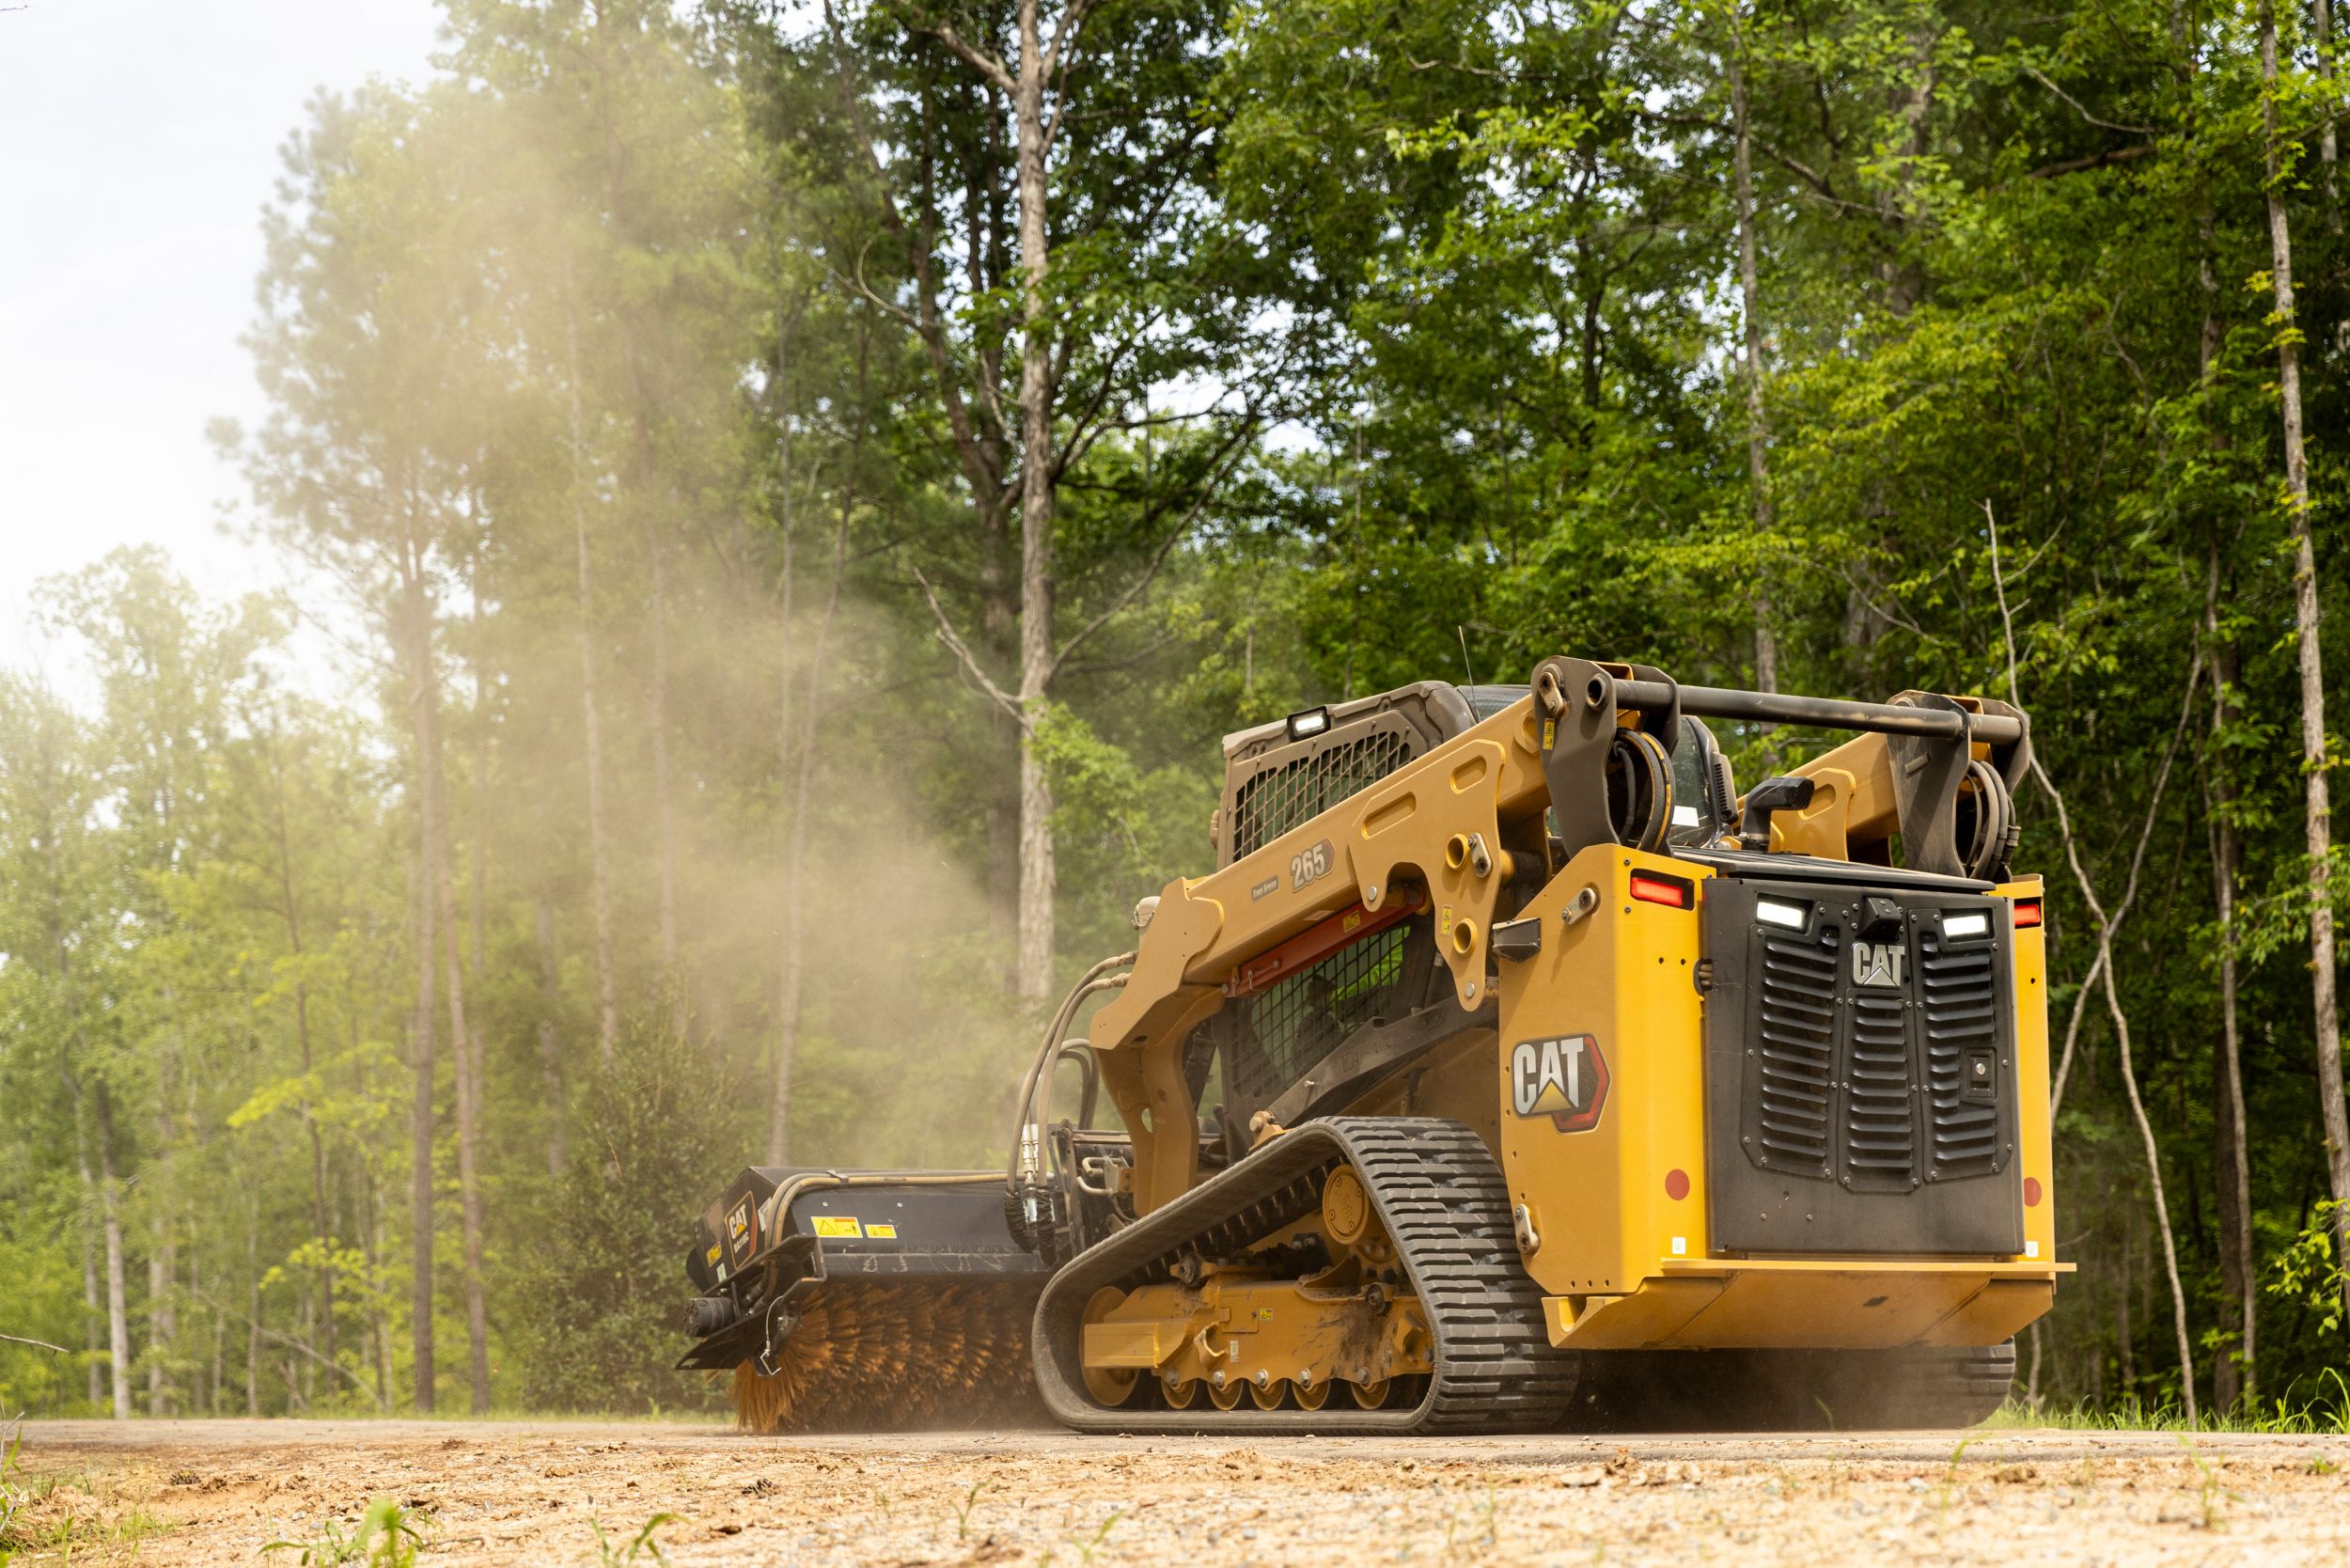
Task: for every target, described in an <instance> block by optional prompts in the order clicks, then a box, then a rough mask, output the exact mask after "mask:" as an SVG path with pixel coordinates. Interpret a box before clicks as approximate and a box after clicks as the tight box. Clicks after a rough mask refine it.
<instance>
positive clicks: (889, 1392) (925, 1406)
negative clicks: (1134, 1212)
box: [734, 1278, 1043, 1433]
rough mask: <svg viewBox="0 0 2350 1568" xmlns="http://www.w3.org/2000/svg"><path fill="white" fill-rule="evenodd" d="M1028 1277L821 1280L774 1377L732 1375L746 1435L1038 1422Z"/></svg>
mask: <svg viewBox="0 0 2350 1568" xmlns="http://www.w3.org/2000/svg"><path fill="white" fill-rule="evenodd" d="M1037 1290H1038V1281H1037V1280H1036V1279H1034V1278H1012V1279H1002V1278H980V1279H954V1280H939V1281H932V1280H902V1279H900V1280H886V1279H885V1280H862V1279H859V1280H827V1281H826V1282H825V1283H823V1284H822V1285H820V1286H818V1287H817V1288H816V1290H815V1291H814V1292H813V1293H812V1294H810V1295H809V1297H808V1298H807V1300H806V1301H804V1302H802V1303H800V1304H799V1311H800V1321H799V1323H798V1324H797V1325H794V1326H793V1327H792V1329H791V1333H790V1334H788V1335H787V1336H785V1338H784V1341H783V1344H782V1346H781V1347H780V1348H779V1349H778V1351H777V1353H776V1375H775V1376H773V1377H761V1376H760V1374H759V1372H757V1371H756V1370H755V1369H754V1368H752V1367H751V1366H750V1365H748V1364H747V1363H745V1364H744V1365H742V1366H739V1367H737V1368H735V1369H734V1411H735V1416H736V1419H738V1420H739V1421H740V1422H741V1423H742V1425H743V1427H744V1429H745V1430H746V1431H751V1432H778V1433H783V1432H913V1431H929V1430H937V1429H940V1428H948V1427H971V1426H1026V1425H1034V1424H1039V1423H1041V1422H1042V1420H1043V1414H1042V1403H1041V1402H1040V1401H1039V1399H1038V1397H1037V1392H1036V1382H1035V1379H1034V1377H1033V1375H1032V1374H1031V1373H1030V1372H1029V1369H1028V1317H1029V1314H1030V1313H1031V1312H1033V1311H1034V1310H1035V1309H1036V1297H1037Z"/></svg>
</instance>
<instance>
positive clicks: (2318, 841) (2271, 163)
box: [2260, 0, 2350, 1306]
mask: <svg viewBox="0 0 2350 1568" xmlns="http://www.w3.org/2000/svg"><path fill="white" fill-rule="evenodd" d="M2260 27H2261V85H2262V93H2261V129H2262V133H2263V136H2262V164H2263V173H2264V177H2265V182H2266V185H2267V191H2268V247H2269V255H2270V262H2271V268H2272V276H2273V279H2274V282H2275V287H2276V294H2277V306H2276V309H2277V321H2278V328H2279V330H2278V334H2277V392H2278V402H2279V417H2280V419H2281V420H2282V422H2283V429H2284V447H2285V494H2286V506H2287V509H2288V510H2289V511H2290V513H2291V516H2290V518H2289V519H2288V521H2290V523H2291V524H2292V525H2293V612H2294V616H2293V619H2294V624H2295V628H2296V630H2297V631H2298V633H2299V635H2300V666H2301V770H2302V772H2301V776H2302V784H2303V788H2304V791H2305V792H2306V793H2305V797H2304V798H2305V803H2306V806H2307V811H2306V814H2305V818H2304V837H2305V839H2306V845H2305V847H2306V849H2307V852H2308V855H2309V863H2310V866H2309V879H2310V993H2311V1011H2312V1015H2313V1019H2314V1022H2315V1024H2316V1034H2317V1097H2318V1112H2319V1115H2320V1117H2321V1119H2322V1122H2321V1124H2322V1125H2323V1126H2324V1128H2325V1135H2326V1183H2327V1184H2328V1186H2329V1187H2330V1189H2331V1191H2332V1194H2333V1199H2334V1205H2335V1206H2334V1211H2333V1214H2334V1243H2335V1247H2336V1249H2337V1253H2338V1256H2339V1258H2340V1260H2341V1262H2342V1264H2343V1269H2342V1297H2343V1302H2344V1305H2345V1306H2350V1111H2345V1108H2344V1106H2343V1105H2342V1021H2341V1019H2340V1017H2339V1016H2338V1015H2337V1012H2336V1009H2335V991H2334V987H2335V975H2334V906H2333V888H2332V877H2331V872H2332V866H2331V859H2332V853H2333V807H2332V804H2331V801H2330V798H2329V794H2328V791H2327V788H2326V666H2325V653H2324V649H2323V646H2322V644H2321V643H2320V641H2319V636H2318V634H2319V619H2318V604H2317V556H2316V552H2315V549H2314V548H2313V546H2312V545H2311V540H2310V467H2309V455H2308V453H2307V451H2306V450H2305V449H2304V448H2303V446H2302V442H2301V351H2300V345H2299V341H2298V338H2297V334H2296V323H2295V319H2294V307H2293V237H2292V230H2291V228H2290V227H2289V226H2288V224H2287V221H2286V217H2285V196H2284V177H2283V173H2282V170H2281V168H2280V166H2279V165H2280V163H2281V156H2280V154H2279V148H2278V133H2277V10H2276V0H2261V11H2260Z"/></svg>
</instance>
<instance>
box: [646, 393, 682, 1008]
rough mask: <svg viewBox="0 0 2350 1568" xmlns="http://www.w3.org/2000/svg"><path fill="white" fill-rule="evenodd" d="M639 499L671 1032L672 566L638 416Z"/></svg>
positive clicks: (675, 986)
mask: <svg viewBox="0 0 2350 1568" xmlns="http://www.w3.org/2000/svg"><path fill="white" fill-rule="evenodd" d="M636 439H637V442H638V445H639V446H640V447H644V448H645V450H644V452H643V453H642V454H641V455H640V457H639V458H638V466H639V468H640V470H641V471H642V472H641V475H640V479H639V484H640V490H639V494H638V500H639V504H641V505H642V506H643V507H644V508H645V553H646V555H647V556H648V557H650V560H651V562H652V712H651V713H650V723H651V726H652V799H653V828H654V835H653V838H654V843H653V847H654V852H655V856H656V865H655V868H654V869H655V872H656V877H655V880H656V883H657V886H656V888H655V894H656V897H657V900H658V905H659V929H660V937H661V984H662V991H663V996H662V1011H663V1013H664V1015H665V1016H666V1019H667V1020H668V1026H669V1029H670V1032H671V1033H672V1034H673V1035H674V1034H682V1032H683V1030H684V1022H685V1021H684V996H683V987H682V981H681V980H680V978H679V975H678V966H677V964H678V960H677V808H676V804H675V802H674V801H673V800H672V799H671V788H670V781H669V566H668V552H667V550H666V549H665V548H663V545H662V540H661V529H660V527H659V525H656V524H655V522H654V521H653V516H652V498H651V494H650V486H651V479H652V474H651V465H652V457H651V451H650V448H651V444H652V443H651V437H650V435H648V434H647V433H646V431H645V429H644V416H643V414H642V413H641V412H640V413H639V414H638V416H637V437H636Z"/></svg>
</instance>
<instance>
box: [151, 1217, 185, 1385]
mask: <svg viewBox="0 0 2350 1568" xmlns="http://www.w3.org/2000/svg"><path fill="white" fill-rule="evenodd" d="M179 1261H180V1245H179V1232H178V1231H177V1230H176V1228H175V1227H174V1226H173V1225H172V1223H171V1216H170V1215H168V1214H167V1213H166V1214H159V1215H156V1218H155V1250H154V1252H153V1253H152V1254H151V1255H150V1256H149V1258H148V1260H147V1321H148V1332H147V1413H148V1414H149V1415H150V1416H156V1417H163V1416H168V1415H170V1414H171V1380H170V1378H169V1377H168V1376H166V1375H165V1372H164V1357H165V1356H167V1355H169V1354H170V1351H171V1341H173V1339H174V1338H176V1337H177V1335H178V1333H179V1329H180V1314H179V1313H178V1312H176V1311H175V1310H173V1309H172V1305H171V1292H172V1281H173V1280H175V1279H177V1278H179Z"/></svg>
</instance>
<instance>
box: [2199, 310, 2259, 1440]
mask: <svg viewBox="0 0 2350 1568" xmlns="http://www.w3.org/2000/svg"><path fill="white" fill-rule="evenodd" d="M2211 336H2212V335H2211V334H2210V333H2208V332H2207V333H2206V335H2205V337H2206V341H2209V340H2210V338H2211ZM2219 587H2220V584H2219V548H2218V546H2217V543H2215V544H2214V545H2213V547H2212V553H2211V568H2210V572H2209V575H2208V577H2207V578H2206V581H2205V587H2204V598H2203V630H2204V635H2205V636H2206V637H2207V638H2208V639H2209V640H2210V643H2211V666H2212V703H2211V727H2212V735H2213V740H2214V743H2215V744H2214V745H2213V747H2212V760H2211V765H2210V768H2209V775H2210V780H2211V782H2210V793H2211V809H2210V813H2209V815H2210V818H2211V844H2212V855H2211V877H2212V904H2213V908H2214V911H2215V912H2216V916H2217V925H2218V928H2219V1058H2218V1060H2217V1063H2216V1064H2215V1071H2214V1073H2213V1074H2212V1076H2213V1078H2214V1080H2215V1082H2214V1084H2213V1086H2212V1123H2213V1135H2214V1146H2213V1152H2212V1174H2213V1178H2214V1185H2215V1186H2216V1187H2217V1194H2218V1209H2219V1275H2220V1281H2221V1285H2222V1288H2223V1289H2224V1290H2225V1292H2226V1295H2227V1301H2226V1302H2225V1303H2224V1304H2223V1309H2222V1317H2223V1320H2224V1319H2233V1326H2234V1328H2235V1329H2236V1333H2237V1346H2236V1355H2235V1356H2233V1357H2230V1356H2225V1355H2222V1356H2219V1357H2218V1358H2217V1360H2216V1361H2215V1362H2214V1363H2213V1364H2212V1403H2214V1404H2215V1405H2217V1407H2218V1408H2219V1409H2220V1410H2221V1411H2222V1412H2226V1411H2229V1410H2233V1409H2235V1408H2237V1407H2238V1405H2239V1404H2241V1405H2245V1406H2249V1405H2251V1404H2253V1403H2255V1402H2256V1401H2257V1400H2258V1398H2259V1394H2260V1374H2259V1370H2258V1363H2257V1361H2256V1359H2255V1356H2256V1352H2257V1348H2258V1341H2259V1325H2260V1274H2259V1270H2258V1269H2257V1268H2256V1267H2255V1266H2254V1264H2253V1259H2252V1173H2251V1154H2250V1148H2249V1143H2248V1139H2247V1137H2246V1136H2245V1108H2244V1056H2243V1045H2242V1038H2243V1037H2242V1030H2241V1027H2240V1026H2239V1022H2238V1018H2237V1012H2236V982H2237V974H2236V957H2235V934H2234V933H2235V900H2236V887H2237V883H2238V880H2239V874H2240V872H2239V868H2240V866H2241V865H2242V861H2243V851H2242V847H2241V846H2240V844H2239V843H2238V841H2237V839H2236V828H2235V819H2234V808H2235V780H2234V774H2233V768H2232V766H2231V764H2230V761H2229V758H2228V751H2227V747H2226V744H2225V740H2224V737H2225V736H2226V734H2227V731H2228V730H2229V729H2231V728H2232V727H2233V724H2234V723H2235V716H2236V715H2235V685H2236V649H2235V643H2234V641H2233V638H2231V637H2229V636H2227V635H2224V634H2223V633H2222V632H2221V630H2220V626H2219Z"/></svg>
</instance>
